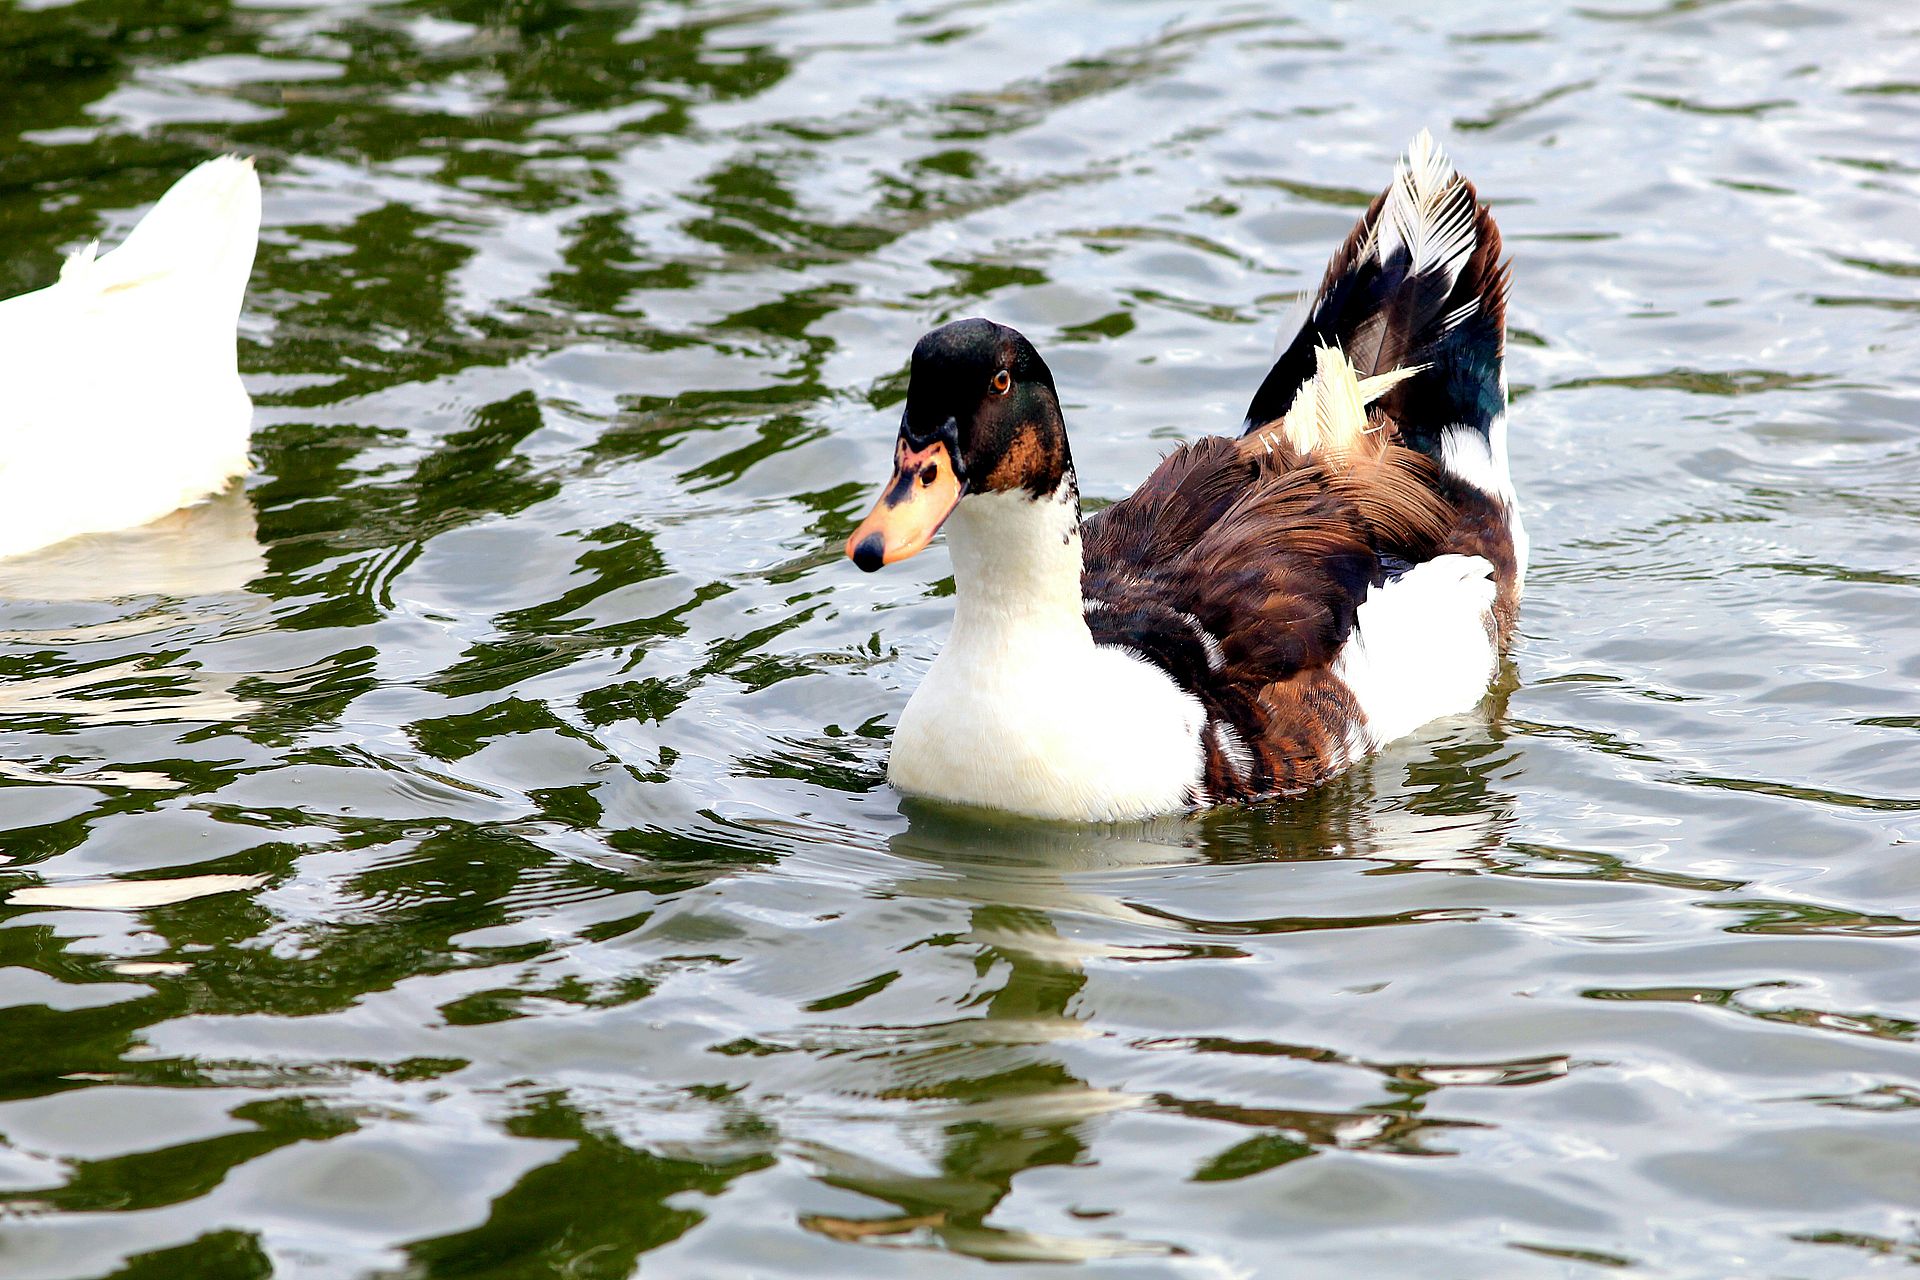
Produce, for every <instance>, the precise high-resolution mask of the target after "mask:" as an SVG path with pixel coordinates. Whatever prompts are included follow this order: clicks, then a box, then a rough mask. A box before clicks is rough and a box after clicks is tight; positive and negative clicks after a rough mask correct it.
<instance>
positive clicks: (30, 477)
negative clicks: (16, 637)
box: [0, 156, 260, 558]
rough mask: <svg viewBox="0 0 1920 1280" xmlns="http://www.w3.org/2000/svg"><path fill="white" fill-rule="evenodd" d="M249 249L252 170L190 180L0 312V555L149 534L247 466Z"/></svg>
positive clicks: (254, 209)
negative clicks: (109, 535) (115, 239)
mask: <svg viewBox="0 0 1920 1280" xmlns="http://www.w3.org/2000/svg"><path fill="white" fill-rule="evenodd" d="M259 238H260V182H259V178H258V177H257V175H256V174H255V173H254V167H253V162H252V160H250V159H244V158H241V157H237V156H221V157H218V158H216V159H212V160H208V161H206V162H205V163H203V164H201V165H199V166H198V167H196V168H194V169H192V170H190V171H189V172H187V173H186V174H185V175H184V176H183V177H181V178H180V179H179V180H178V181H177V182H175V183H174V185H173V186H172V187H171V188H170V189H169V190H168V191H167V192H166V194H165V195H163V196H161V198H160V201H159V203H157V204H155V205H154V206H153V208H152V209H150V210H148V211H147V213H146V215H145V216H144V217H142V218H141V219H140V221H139V222H138V223H137V224H136V225H135V226H134V228H133V230H132V231H130V232H129V233H128V234H127V236H126V239H125V240H123V241H122V242H121V243H120V244H119V245H118V246H117V247H115V248H114V249H113V250H112V251H111V252H107V253H101V252H100V251H99V245H98V242H95V243H93V244H88V245H86V246H84V247H82V248H81V249H79V250H78V251H76V252H75V253H73V254H71V255H70V256H69V257H68V258H67V259H66V262H65V264H64V265H63V266H62V267H61V269H60V276H59V279H58V280H56V281H55V282H54V283H52V284H50V285H47V286H46V287H45V288H42V289H38V290H35V291H33V292H31V293H24V294H20V295H18V296H17V297H12V298H7V299H5V300H3V301H0V558H7V557H13V556H20V555H24V554H26V553H28V552H32V551H36V550H39V549H40V548H43V547H49V546H52V545H54V544H56V543H60V542H64V541H66V540H67V539H69V538H73V537H78V536H80V535H82V534H90V533H104V532H108V531H112V530H118V529H127V528H132V527H134V526H138V525H144V524H147V523H149V522H151V521H153V520H157V519H159V518H160V517H162V516H165V515H168V514H169V513H171V512H173V511H176V510H178V509H180V508H182V507H187V506H191V505H193V504H195V503H198V502H201V501H203V500H205V499H207V498H209V497H211V496H212V495H214V494H216V493H219V492H220V491H222V490H223V489H225V488H226V487H227V485H228V484H229V483H231V482H232V481H233V479H234V478H235V477H237V476H240V475H243V474H245V472H246V471H247V469H248V461H247V446H248V441H249V436H250V433H251V429H252V422H253V402H252V400H251V399H250V398H249V397H248V395H247V391H246V388H245V387H244V386H243V385H242V384H241V381H240V371H239V363H238V353H237V351H236V346H237V336H236V326H237V324H238V322H239V316H240V306H241V302H242V299H243V298H244V296H245V293H246V287H247V280H248V277H249V276H250V275H251V274H252V271H253V259H254V252H255V249H256V248H257V246H258V243H259Z"/></svg>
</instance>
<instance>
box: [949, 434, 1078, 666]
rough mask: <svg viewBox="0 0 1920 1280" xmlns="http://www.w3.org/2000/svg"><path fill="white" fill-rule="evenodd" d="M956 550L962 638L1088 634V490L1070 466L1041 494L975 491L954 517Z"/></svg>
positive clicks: (956, 622) (956, 634)
mask: <svg viewBox="0 0 1920 1280" xmlns="http://www.w3.org/2000/svg"><path fill="white" fill-rule="evenodd" d="M946 534H947V544H948V546H949V548H950V549H951V551H952V555H953V583H954V611H953V640H952V641H951V642H950V643H954V644H968V643H971V644H978V643H982V642H986V643H1004V644H1012V643H1014V642H1015V641H1016V640H1017V639H1019V638H1021V637H1025V636H1031V635H1034V634H1052V635H1058V636H1062V637H1064V638H1069V639H1076V640H1077V639H1080V638H1085V640H1086V642H1087V643H1088V644H1091V643H1092V637H1091V636H1090V635H1088V633H1087V624H1086V619H1085V617H1084V616H1083V614H1082V610H1081V596H1080V568H1081V560H1080V489H1079V486H1078V484H1077V483H1076V482H1075V480H1074V475H1073V471H1072V469H1071V468H1068V470H1067V471H1066V473H1065V475H1064V476H1063V477H1062V478H1061V481H1060V484H1059V486H1058V487H1057V488H1056V489H1055V490H1054V491H1053V492H1052V493H1050V494H1047V495H1045V496H1044V497H1039V498H1036V497H1034V496H1033V495H1032V494H1030V493H1028V492H1027V491H1026V490H1024V489H1015V490H1012V491H1009V492H995V493H979V494H972V495H970V496H968V497H966V498H964V499H962V500H961V502H960V505H959V506H958V507H956V508H955V509H954V512H953V515H952V516H950V517H949V518H948V520H947V523H946Z"/></svg>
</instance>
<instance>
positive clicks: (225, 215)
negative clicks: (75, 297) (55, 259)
mask: <svg viewBox="0 0 1920 1280" xmlns="http://www.w3.org/2000/svg"><path fill="white" fill-rule="evenodd" d="M259 242H260V179H259V177H258V176H256V175H255V173H254V171H253V161H252V160H251V159H243V158H242V157H240V156H221V157H219V158H218V159H216V160H209V161H207V162H206V163H205V164H202V165H200V166H199V167H197V168H195V169H193V170H191V171H189V172H188V174H187V176H186V177H184V178H182V179H180V181H178V182H176V183H174V184H173V186H172V187H170V188H168V190H167V193H166V194H165V195H163V196H161V197H160V203H158V204H156V205H154V206H153V208H151V209H149V210H148V211H147V215H146V216H145V217H144V218H142V219H140V221H139V222H138V223H137V224H136V225H135V226H134V228H133V230H132V231H131V232H129V233H128V234H127V238H126V239H125V240H123V241H121V243H120V245H119V247H118V248H116V249H114V250H113V251H112V252H111V253H107V254H104V255H100V254H98V253H97V251H98V249H99V242H98V241H95V242H94V243H93V244H90V245H88V246H87V247H86V248H84V249H81V250H80V251H79V252H77V253H75V254H74V255H73V256H72V257H70V258H68V259H67V261H66V265H65V266H63V267H61V269H60V282H61V284H62V285H68V286H71V287H73V288H76V289H84V290H87V291H90V292H93V293H96V294H99V295H101V296H102V297H105V296H107V295H110V294H115V293H120V292H123V291H125V290H130V289H140V288H184V289H185V290H187V291H188V292H189V293H190V294H191V295H192V298H193V300H194V302H195V304H196V308H197V309H201V310H205V311H210V312H211V311H217V312H219V313H220V318H222V319H223V320H224V321H225V327H226V328H229V329H230V328H232V327H233V325H234V324H235V323H236V322H238V320H239V318H240V301H241V299H242V297H243V296H244V295H245V294H246V289H247V277H248V276H249V275H251V274H252V272H253V254H254V249H255V247H256V246H257V245H258V244H259Z"/></svg>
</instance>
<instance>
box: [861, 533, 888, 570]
mask: <svg viewBox="0 0 1920 1280" xmlns="http://www.w3.org/2000/svg"><path fill="white" fill-rule="evenodd" d="M886 556H887V544H886V540H885V539H884V538H882V537H881V536H880V535H879V534H878V533H870V534H868V535H867V536H866V537H864V538H862V539H860V545H859V546H857V547H855V548H854V549H853V562H854V563H855V564H857V565H859V566H860V568H861V569H862V570H864V571H865V572H867V573H872V572H873V571H874V570H875V569H878V568H879V567H880V566H881V565H883V564H885V563H886Z"/></svg>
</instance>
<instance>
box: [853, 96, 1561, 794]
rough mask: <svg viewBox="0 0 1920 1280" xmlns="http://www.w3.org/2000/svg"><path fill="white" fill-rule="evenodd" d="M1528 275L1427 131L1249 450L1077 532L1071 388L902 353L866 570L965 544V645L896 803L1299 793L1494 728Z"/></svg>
mask: <svg viewBox="0 0 1920 1280" xmlns="http://www.w3.org/2000/svg"><path fill="white" fill-rule="evenodd" d="M1510 279H1511V267H1510V264H1509V263H1507V262H1506V261H1505V260H1503V258H1502V249H1501V242H1500V231H1499V228H1498V227H1497V226H1496V224H1495V222H1494V219H1493V216H1492V214H1491V212H1490V211H1489V210H1488V209H1487V208H1486V207H1485V206H1484V205H1482V204H1481V202H1480V199H1479V196H1478V194H1477V192H1476V191H1475V189H1474V187H1473V185H1472V184H1471V183H1470V182H1468V181H1467V180H1466V179H1465V178H1463V177H1461V176H1460V175H1459V174H1458V173H1457V172H1456V171H1455V169H1454V167H1453V165H1452V163H1451V161H1449V159H1448V158H1447V156H1446V153H1445V152H1444V151H1443V150H1442V149H1441V148H1440V147H1439V146H1438V145H1437V144H1436V143H1435V142H1434V140H1433V138H1432V136H1431V135H1430V134H1429V133H1427V132H1425V131H1422V132H1421V133H1420V134H1419V135H1418V136H1417V137H1415V138H1414V139H1413V141H1412V143H1411V144H1410V145H1409V146H1408V148H1407V149H1406V151H1405V152H1404V153H1403V154H1402V156H1401V157H1400V159H1399V160H1398V162H1397V163H1396V164H1395V166H1394V171H1393V177H1392V181H1391V182H1390V183H1389V184H1388V185H1387V186H1386V188H1385V189H1384V190H1383V191H1382V192H1381V193H1380V194H1379V195H1378V196H1377V197H1375V198H1374V199H1373V200H1372V202H1371V203H1370V204H1369V205H1368V206H1367V209H1366V212H1365V213H1364V214H1362V215H1361V216H1360V218H1359V220H1358V222H1357V223H1356V224H1355V226H1354V227H1353V230H1352V232H1351V233H1350V234H1349V235H1348V236H1347V238H1346V240H1345V242H1344V243H1343V244H1342V245H1341V246H1340V248H1339V249H1338V251H1337V252H1336V253H1335V254H1334V255H1333V257H1332V260H1331V262H1330V263H1329V264H1328V267H1327V270H1326V273H1325V276H1324V277H1323V279H1322V281H1321V284H1320V288H1319V290H1318V292H1317V293H1316V294H1314V295H1313V296H1312V298H1311V300H1310V302H1309V304H1308V307H1307V311H1306V315H1305V319H1304V321H1303V322H1302V324H1301V326H1300V329H1299V331H1298V332H1297V333H1295V334H1294V335H1293V336H1292V337H1291V340H1290V341H1288V343H1287V345H1286V346H1285V347H1284V348H1281V349H1280V351H1279V355H1278V357H1277V358H1276V359H1275V360H1274V362H1273V364H1272V367H1271V368H1270V370H1269V371H1268V373H1267V375H1266V377H1265V379H1264V380H1263V381H1262V382H1261V383H1260V385H1259V387H1258V388H1257V389H1256V390H1255V392H1254V394H1253V396H1252V399H1251V401H1250V403H1249V405H1248V408H1247V412H1246V416H1245V420H1244V422H1243V423H1242V425H1241V431H1240V434H1238V435H1237V436H1210V437H1204V438H1200V439H1196V440H1193V441H1191V442H1189V443H1186V444H1184V445H1181V446H1180V447H1179V448H1176V449H1175V450H1174V451H1173V452H1172V453H1170V454H1168V455H1167V456H1166V457H1165V458H1164V459H1162V461H1161V462H1160V464H1159V465H1158V467H1156V468H1155V469H1154V470H1153V472H1152V473H1151V474H1150V475H1149V476H1147V478H1146V479H1145V480H1144V481H1143V482H1142V483H1141V485H1140V486H1139V488H1138V489H1136V490H1135V491H1134V492H1133V493H1132V494H1130V495H1129V496H1127V497H1126V498H1123V499H1121V500H1120V501H1118V502H1115V503H1113V504H1112V505H1110V506H1107V507H1105V508H1103V509H1102V510H1099V511H1097V512H1095V513H1094V514H1093V515H1091V516H1088V517H1085V518H1083V517H1082V514H1081V509H1080V494H1079V485H1078V482H1077V480H1076V477H1075V472H1074V464H1073V454H1072V451H1071V449H1070V448H1069V446H1068V440H1067V431H1066V425H1065V422H1064V419H1063V417H1062V413H1061V408H1060V397H1059V393H1058V391H1057V390H1056V388H1055V385H1054V379H1053V375H1052V373H1051V372H1050V371H1049V369H1048V367H1047V363H1046V361H1045V360H1044V359H1043V358H1042V357H1041V355H1040V353H1039V351H1037V350H1036V349H1035V348H1034V345H1033V344H1032V343H1031V342H1029V341H1028V340H1027V338H1026V337H1025V336H1024V335H1022V334H1021V333H1019V332H1018V331H1017V330H1015V329H1012V328H1010V327H1008V326H1006V325H1002V324H997V323H995V322H993V321H991V320H988V319H984V318H977V317H976V318H970V319H964V320H958V321H955V322H953V323H950V324H946V325H944V326H942V327H940V328H938V329H935V330H933V331H932V332H930V333H928V334H927V335H926V336H924V337H923V338H921V339H920V341H919V342H918V343H917V344H916V345H915V347H914V349H913V355H912V361H911V366H910V369H909V377H908V386H907V397H906V404H905V407H904V409H903V410H902V412H901V416H900V426H899V431H898V434H897V436H896V438H895V441H894V449H893V470H892V475H891V476H890V477H889V478H888V480H887V481H886V483H885V485H884V486H883V488H882V490H881V493H880V496H879V498H878V500H877V501H876V502H875V504H874V507H873V510H872V512H871V513H870V514H869V515H868V516H867V517H866V519H865V520H863V521H862V522H861V523H860V524H859V525H858V526H857V527H856V528H855V529H854V530H853V533H852V535H851V536H850V537H849V538H848V540H847V544H846V554H847V556H848V557H849V558H850V559H852V560H853V562H854V563H855V565H857V566H858V567H859V568H860V569H862V570H864V571H867V572H873V571H876V570H878V569H880V568H881V567H882V566H884V565H889V564H895V563H897V562H899V561H901V560H904V559H907V558H908V557H910V556H913V555H915V554H917V553H918V552H920V551H922V550H924V549H925V548H926V547H927V546H928V545H929V544H930V543H931V542H932V541H933V539H934V536H935V535H936V534H937V533H941V532H944V534H945V537H946V542H947V545H948V548H949V550H950V553H951V558H952V566H953V597H954V611H953V627H952V632H951V634H950V635H949V636H948V638H947V640H946V643H945V644H944V646H943V647H942V648H941V649H940V651H939V653H938V655H937V656H936V658H935V659H934V661H933V664H932V666H931V667H930V668H929V669H928V670H927V671H926V674H925V676H924V677H923V678H922V680H921V681H920V683H919V686H918V687H917V688H916V689H915V690H914V692H913V694H912V696H911V697H910V699H909V700H908V702H907V704H906V707H905V708H904V709H903V710H902V711H901V713H900V715H899V718H898V721H897V723H896V724H895V727H894V731H893V738H892V746H891V751H890V754H889V758H888V763H887V776H888V779H889V781H890V782H891V783H892V785H893V787H894V788H895V789H896V790H897V791H899V792H900V793H902V794H903V795H905V796H908V797H911V798H915V799H922V800H932V801H939V802H945V803H947V804H953V805H967V806H974V807H980V808H989V809H997V810H1002V811H1010V812H1013V813H1017V814H1024V815H1028V816H1031V817H1036V818H1044V819H1057V820H1065V821H1073V822H1114V821H1127V820H1135V819H1144V818H1150V817H1154V816H1157V815H1163V814H1169V813H1176V812H1179V811H1182V810H1192V809H1197V808H1201V807H1204V806H1209V805H1219V804H1232V803H1240V804H1245V803H1257V802H1265V801H1274V800H1283V799H1286V798H1288V797H1292V796H1297V795H1299V794H1301V793H1302V792H1305V791H1307V790H1308V789H1310V788H1314V787H1317V786H1319V785H1321V784H1323V783H1325V782H1326V781H1328V780H1329V779H1331V778H1333V777H1335V776H1337V775H1338V774H1339V773H1340V772H1341V771H1343V770H1344V769H1346V768H1348V767H1349V766H1351V765H1352V764H1354V763H1355V762H1356V761H1358V760H1360V759H1362V758H1363V757H1365V756H1366V755H1368V754H1369V753H1371V752H1374V751H1377V750H1378V749H1379V748H1381V747H1383V746H1385V745H1386V744H1387V743H1389V742H1392V741H1394V740H1395V739H1398V738H1401V737H1404V736H1406V735H1407V734H1409V733H1412V732H1413V731H1414V730H1416V729H1418V728H1420V727H1421V726H1423V725H1426V724H1428V723H1429V722H1431V721H1433V720H1436V719H1438V718H1441V717H1443V716H1448V715H1454V714H1457V713H1460V712H1464V711H1469V710H1471V709H1473V708H1474V707H1475V706H1476V705H1477V704H1478V703H1479V701H1480V700H1481V698H1482V697H1483V696H1484V695H1485V693H1486V691H1487V689H1488V687H1489V684H1490V683H1491V681H1492V679H1493V677H1494V674H1495V672H1496V670H1497V668H1498V664H1499V662H1500V659H1501V655H1502V654H1503V652H1504V651H1505V649H1506V647H1507V645H1508V643H1509V641H1510V640H1511V638H1512V635H1513V630H1514V626H1515V623H1516V619H1517V616H1518V610H1519V604H1520V599H1521V595H1522V592H1523V589H1524V584H1525V575H1526V565H1527V552H1528V542H1527V536H1526V531H1525V528H1524V526H1523V524H1522V521H1521V515H1520V510H1519V504H1518V501H1517V499H1516V495H1515V491H1514V486H1513V482H1512V478H1511V474H1510V471H1509V467H1508V460H1507V427H1506V409H1507V382H1506V374H1505V363H1504V359H1505V345H1506V304H1507V295H1508V291H1509V283H1510Z"/></svg>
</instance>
